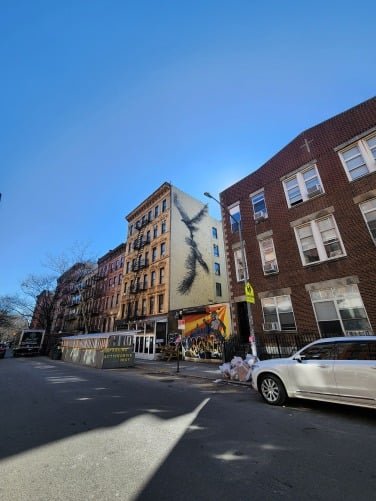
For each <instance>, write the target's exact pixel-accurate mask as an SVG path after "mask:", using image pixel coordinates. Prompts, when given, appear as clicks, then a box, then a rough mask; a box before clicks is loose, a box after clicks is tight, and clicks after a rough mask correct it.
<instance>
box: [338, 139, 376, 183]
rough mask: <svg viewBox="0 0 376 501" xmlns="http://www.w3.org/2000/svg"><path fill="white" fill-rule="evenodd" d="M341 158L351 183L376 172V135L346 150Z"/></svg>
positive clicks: (342, 151)
mask: <svg viewBox="0 0 376 501" xmlns="http://www.w3.org/2000/svg"><path fill="white" fill-rule="evenodd" d="M339 156H340V159H341V161H342V164H343V166H344V168H345V171H346V174H347V177H348V178H349V180H350V181H354V180H355V179H358V178H359V177H362V176H365V175H366V174H368V173H369V172H374V171H376V134H373V135H372V136H368V137H366V138H364V139H361V140H360V141H357V142H356V143H353V144H352V145H351V146H349V147H347V148H344V149H343V150H341V151H340V152H339Z"/></svg>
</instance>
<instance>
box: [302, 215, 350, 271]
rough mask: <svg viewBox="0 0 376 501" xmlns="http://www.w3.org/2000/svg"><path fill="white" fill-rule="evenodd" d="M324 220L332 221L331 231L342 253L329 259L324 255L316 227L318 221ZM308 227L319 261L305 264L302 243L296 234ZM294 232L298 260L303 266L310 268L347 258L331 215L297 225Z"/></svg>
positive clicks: (322, 244)
mask: <svg viewBox="0 0 376 501" xmlns="http://www.w3.org/2000/svg"><path fill="white" fill-rule="evenodd" d="M324 219H332V221H333V229H334V230H335V233H336V236H337V241H338V242H339V244H340V246H341V249H342V253H341V254H336V255H333V256H331V257H328V256H327V255H326V250H325V245H324V242H323V240H322V236H321V232H320V230H319V226H318V224H319V223H320V221H323V220H324ZM308 225H310V228H311V233H312V238H313V240H314V243H315V248H316V249H317V252H318V255H319V259H318V260H317V261H312V262H310V263H306V262H305V257H304V252H303V247H302V243H301V240H300V238H299V233H298V232H299V229H301V228H303V227H305V226H308ZM294 231H295V238H296V242H297V244H298V248H299V253H300V258H301V260H302V264H303V266H312V265H316V264H318V263H323V262H325V261H331V260H333V259H337V258H339V257H345V256H347V254H346V249H345V246H344V245H343V241H342V238H341V235H340V233H339V230H338V227H337V223H336V220H335V218H334V216H333V214H329V215H326V216H325V217H321V218H318V219H312V220H311V221H309V222H307V223H304V224H302V225H299V226H295V227H294Z"/></svg>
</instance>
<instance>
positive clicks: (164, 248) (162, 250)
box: [161, 242, 166, 257]
mask: <svg viewBox="0 0 376 501" xmlns="http://www.w3.org/2000/svg"><path fill="white" fill-rule="evenodd" d="M165 254H166V243H165V242H162V243H161V257H163V256H164V255H165Z"/></svg>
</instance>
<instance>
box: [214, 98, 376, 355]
mask: <svg viewBox="0 0 376 501" xmlns="http://www.w3.org/2000/svg"><path fill="white" fill-rule="evenodd" d="M220 199H221V203H222V204H223V205H224V206H225V207H227V208H228V211H229V212H230V213H231V215H232V217H229V215H228V213H226V211H225V210H222V212H223V221H224V238H225V247H226V255H227V262H228V265H229V277H230V291H231V303H232V307H233V323H234V329H235V333H237V335H238V336H239V338H240V340H241V341H242V342H246V341H247V340H248V336H249V327H248V325H249V324H248V318H247V308H246V307H245V305H246V303H245V296H244V283H243V281H242V280H243V278H244V275H243V263H242V258H241V252H240V244H239V232H238V225H237V224H235V220H236V221H238V222H239V223H240V224H241V228H242V235H243V241H244V245H245V251H246V258H247V266H248V276H249V281H250V282H251V284H252V286H253V288H254V291H255V297H256V300H255V304H254V305H252V316H253V320H254V326H255V334H256V340H257V343H258V345H259V351H261V352H264V351H265V350H266V352H268V353H269V355H270V354H272V351H273V350H270V349H269V348H270V346H274V348H275V347H279V348H280V347H281V346H282V347H284V349H282V350H281V349H280V350H279V353H278V354H281V353H288V352H289V351H291V348H295V347H296V346H298V345H300V344H302V343H303V344H304V341H308V340H310V338H312V337H319V336H322V337H329V336H332V335H340V336H342V335H351V334H354V333H370V332H375V331H376V295H375V291H376V273H375V271H376V266H375V260H376V259H375V258H376V247H375V245H376V98H372V99H369V100H368V101H365V102H363V103H361V104H359V105H358V106H355V107H354V108H351V109H349V110H347V111H345V112H343V113H341V114H339V115H337V116H335V117H333V118H330V119H329V120H326V121H325V122H323V123H320V124H319V125H316V126H314V127H312V128H310V129H308V130H306V131H305V132H303V133H301V134H300V135H299V136H298V137H296V138H295V139H294V140H293V141H292V142H291V143H289V144H288V145H287V146H285V147H284V148H283V149H282V150H281V151H280V152H278V153H277V154H276V155H275V156H274V157H272V158H271V159H270V160H269V161H268V162H266V163H265V164H264V165H263V166H261V167H260V168H259V169H258V170H256V171H255V172H253V173H252V174H250V175H248V176H247V177H245V178H244V179H242V180H241V181H239V182H238V183H236V184H234V185H233V186H231V187H229V188H228V189H226V190H225V191H223V192H222V193H221V195H220ZM268 346H269V348H268ZM268 350H269V351H268ZM264 354H265V353H264Z"/></svg>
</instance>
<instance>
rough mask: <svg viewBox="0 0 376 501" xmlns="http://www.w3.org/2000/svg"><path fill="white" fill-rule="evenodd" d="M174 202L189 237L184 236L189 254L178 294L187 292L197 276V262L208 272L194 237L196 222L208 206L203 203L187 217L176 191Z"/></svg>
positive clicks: (201, 217)
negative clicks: (193, 214)
mask: <svg viewBox="0 0 376 501" xmlns="http://www.w3.org/2000/svg"><path fill="white" fill-rule="evenodd" d="M174 204H175V206H176V208H177V209H178V211H179V213H180V215H181V220H182V221H183V223H184V224H185V225H186V227H187V228H188V230H189V237H186V238H185V243H186V244H187V245H188V247H189V254H188V256H187V258H186V260H185V267H186V269H187V273H186V274H185V276H184V278H183V280H182V281H181V282H180V283H179V285H178V289H177V290H178V292H179V293H180V294H188V293H189V291H190V290H191V288H192V285H193V282H194V281H195V278H196V277H197V263H198V264H199V265H200V266H201V267H202V269H203V270H204V271H205V272H206V273H209V268H208V265H207V264H206V263H205V261H204V258H203V257H202V254H201V252H200V251H199V249H198V246H197V242H196V241H195V238H194V235H195V233H196V232H197V231H198V223H199V222H200V221H201V220H202V219H203V217H204V216H206V214H207V212H208V206H207V205H205V206H204V207H203V208H202V209H201V210H200V211H199V212H198V213H197V214H196V215H195V216H193V217H189V216H188V214H187V213H186V212H185V209H184V207H183V206H182V204H181V203H180V201H179V199H178V196H177V194H176V193H175V194H174Z"/></svg>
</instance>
